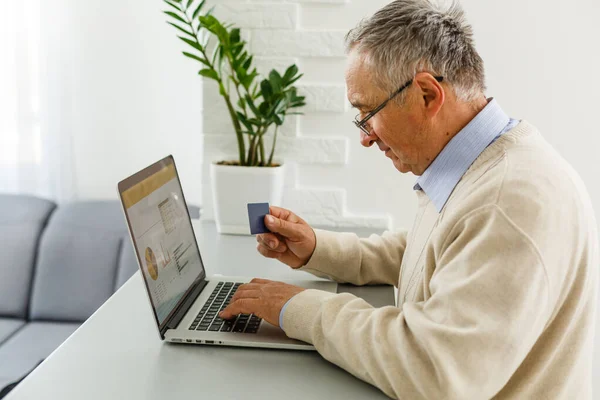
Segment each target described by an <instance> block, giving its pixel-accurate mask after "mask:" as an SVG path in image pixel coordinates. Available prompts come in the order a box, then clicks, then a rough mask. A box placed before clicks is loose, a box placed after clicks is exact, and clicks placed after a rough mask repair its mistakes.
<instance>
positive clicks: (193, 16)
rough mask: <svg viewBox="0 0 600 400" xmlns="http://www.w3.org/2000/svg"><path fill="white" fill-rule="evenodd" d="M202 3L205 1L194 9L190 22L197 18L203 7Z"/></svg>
mask: <svg viewBox="0 0 600 400" xmlns="http://www.w3.org/2000/svg"><path fill="white" fill-rule="evenodd" d="M204 3H206V0H202V1H201V2H200V4H198V7H196V9H195V10H194V13H193V14H192V20H195V19H196V18H197V17H198V14H200V10H202V7H204Z"/></svg>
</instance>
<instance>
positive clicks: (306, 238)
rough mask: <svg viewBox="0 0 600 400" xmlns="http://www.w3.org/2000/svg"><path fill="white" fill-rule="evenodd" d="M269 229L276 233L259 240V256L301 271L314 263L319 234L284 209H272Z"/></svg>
mask: <svg viewBox="0 0 600 400" xmlns="http://www.w3.org/2000/svg"><path fill="white" fill-rule="evenodd" d="M269 211H270V214H269V215H266V216H265V225H266V226H267V228H268V229H269V230H270V231H271V232H272V233H263V234H260V235H257V236H256V241H257V242H258V246H257V247H256V248H257V249H258V252H259V253H260V254H262V255H263V256H265V257H268V258H275V259H277V260H279V261H281V262H282V263H284V264H287V265H289V266H290V267H292V268H300V267H302V266H303V265H305V264H306V263H308V260H310V257H311V256H312V254H313V252H314V251H315V247H316V246H317V238H316V236H315V232H314V231H313V229H312V228H311V227H310V225H308V224H307V223H306V222H305V221H304V220H303V219H302V218H300V217H298V216H297V215H296V214H294V213H293V212H291V211H289V210H286V209H284V208H280V207H269Z"/></svg>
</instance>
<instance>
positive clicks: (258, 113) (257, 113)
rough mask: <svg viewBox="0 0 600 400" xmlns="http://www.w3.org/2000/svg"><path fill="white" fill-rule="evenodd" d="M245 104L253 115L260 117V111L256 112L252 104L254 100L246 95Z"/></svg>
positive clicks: (256, 109)
mask: <svg viewBox="0 0 600 400" xmlns="http://www.w3.org/2000/svg"><path fill="white" fill-rule="evenodd" d="M246 103H247V104H248V107H250V109H251V110H252V112H253V113H254V115H256V116H260V115H261V114H260V111H258V108H256V105H255V104H254V100H252V98H251V97H250V96H248V95H246Z"/></svg>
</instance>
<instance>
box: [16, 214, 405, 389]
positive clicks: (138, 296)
mask: <svg viewBox="0 0 600 400" xmlns="http://www.w3.org/2000/svg"><path fill="white" fill-rule="evenodd" d="M194 226H195V229H196V234H197V237H198V244H199V246H200V251H201V252H202V256H203V260H204V264H205V267H206V270H207V273H208V274H214V273H221V274H223V275H242V276H262V277H267V278H275V279H277V278H279V279H286V278H290V279H294V278H296V279H305V278H312V279H315V278H314V277H313V276H312V275H309V274H306V273H300V272H297V271H292V270H290V269H288V268H287V267H285V266H284V265H282V264H280V263H278V262H276V261H274V260H266V259H264V258H262V257H261V256H260V255H259V254H258V253H257V252H256V250H255V246H256V241H255V238H254V237H242V236H225V235H223V236H222V235H218V234H217V233H216V230H215V227H214V224H211V223H200V222H195V223H194ZM144 290H145V289H144V285H143V282H142V278H141V276H140V274H139V273H138V274H135V275H134V276H133V277H132V278H131V279H130V280H129V281H128V282H127V283H126V284H125V285H123V287H122V288H121V289H120V290H119V291H118V292H117V293H115V294H114V295H113V296H112V297H111V298H110V299H109V300H108V301H107V302H106V303H105V304H104V305H103V306H102V307H101V308H100V309H99V310H98V311H97V312H96V313H95V314H94V315H93V316H92V317H90V318H89V319H88V320H87V321H86V322H85V323H84V324H83V325H82V326H81V327H80V328H79V329H78V330H77V331H76V332H75V333H74V334H73V335H72V336H71V337H70V338H69V339H67V340H66V341H65V343H63V344H62V345H61V346H60V347H59V348H58V349H57V350H56V351H55V352H54V353H52V354H51V355H50V356H49V357H48V358H47V359H46V360H45V361H44V362H43V363H42V364H41V365H40V366H39V367H38V368H37V369H36V370H34V371H33V372H32V373H31V374H30V375H29V376H28V377H27V378H26V379H25V380H24V381H23V382H21V384H19V385H18V386H17V387H16V388H15V389H14V390H13V391H12V392H11V393H10V394H9V396H8V397H7V399H8V400H18V399H27V400H30V399H61V400H71V399H73V400H75V399H77V400H94V399H103V400H104V399H127V400H135V399H140V400H142V399H143V400H150V399H162V400H170V399H244V400H245V399H281V400H292V399H303V400H304V399H344V400H352V399H379V398H381V399H384V398H387V397H386V396H385V395H383V394H382V393H381V392H380V391H379V390H377V389H375V388H374V387H372V386H370V385H368V384H366V383H364V382H362V381H360V380H358V379H356V378H354V377H353V376H352V375H350V374H348V373H347V372H345V371H344V370H342V369H340V368H338V367H336V366H335V365H333V364H331V363H329V362H327V361H326V360H324V359H323V358H322V357H321V356H319V355H318V354H317V353H316V352H301V351H283V350H263V349H246V348H227V347H212V346H200V345H184V344H182V345H178V344H170V343H164V342H162V341H161V340H160V339H159V337H158V333H157V330H156V326H155V323H154V319H153V316H152V311H151V309H150V307H149V305H148V300H147V299H146V293H145V292H144ZM341 290H342V291H344V290H346V291H352V292H354V293H356V294H358V295H366V296H363V297H368V298H369V300H371V301H372V303H376V302H379V301H381V304H380V305H383V304H391V303H393V291H392V290H391V288H389V287H371V288H347V287H341ZM373 294H375V299H373V297H372V296H370V295H373ZM374 305H377V304H374Z"/></svg>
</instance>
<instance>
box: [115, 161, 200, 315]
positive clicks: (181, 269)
mask: <svg viewBox="0 0 600 400" xmlns="http://www.w3.org/2000/svg"><path fill="white" fill-rule="evenodd" d="M136 177H137V179H136ZM123 183H125V185H124V187H122V186H121V184H123ZM119 188H120V194H121V201H122V202H123V207H124V209H125V213H126V216H127V220H128V222H129V227H130V230H131V235H132V237H133V241H134V246H135V248H136V252H137V255H138V260H139V262H140V267H141V270H142V273H143V276H144V279H145V281H146V286H147V288H148V293H149V294H150V300H151V302H152V306H153V308H154V312H155V314H156V319H157V321H158V324H159V326H161V325H162V324H163V322H165V320H166V319H167V317H168V316H169V315H170V314H171V312H172V311H174V310H175V308H176V307H177V305H178V304H179V302H180V301H181V300H182V299H183V297H184V295H185V294H186V292H187V291H188V290H189V289H190V288H191V287H192V284H193V283H194V281H195V280H196V279H201V278H203V277H204V276H205V273H204V266H203V264H202V259H201V258H200V253H199V251H198V247H197V244H196V239H195V237H194V231H193V229H192V225H191V222H190V218H189V214H188V211H187V205H186V203H185V199H184V197H183V192H182V189H181V184H180V182H179V177H178V175H177V170H176V169H175V164H174V161H173V159H172V158H171V157H167V158H165V159H164V160H161V161H159V162H158V163H156V164H154V165H151V166H150V167H148V168H146V169H145V170H143V171H140V172H139V173H138V174H136V175H134V176H132V177H131V178H128V179H126V180H125V181H123V182H121V183H120V184H119Z"/></svg>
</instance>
